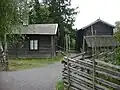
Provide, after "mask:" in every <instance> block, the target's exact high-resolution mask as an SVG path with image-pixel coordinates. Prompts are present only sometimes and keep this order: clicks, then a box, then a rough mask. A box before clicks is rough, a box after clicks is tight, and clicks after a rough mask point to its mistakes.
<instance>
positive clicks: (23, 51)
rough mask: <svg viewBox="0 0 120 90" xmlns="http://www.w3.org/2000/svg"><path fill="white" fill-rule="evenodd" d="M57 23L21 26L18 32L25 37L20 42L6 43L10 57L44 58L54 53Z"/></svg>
mask: <svg viewBox="0 0 120 90" xmlns="http://www.w3.org/2000/svg"><path fill="white" fill-rule="evenodd" d="M57 28H58V24H31V25H26V26H23V27H22V28H21V29H20V32H18V31H17V32H14V34H16V35H17V34H22V35H24V36H25V39H24V40H23V41H22V43H18V44H17V45H16V44H8V55H9V57H11V58H46V57H54V56H55V55H56V43H57V42H56V34H57Z"/></svg>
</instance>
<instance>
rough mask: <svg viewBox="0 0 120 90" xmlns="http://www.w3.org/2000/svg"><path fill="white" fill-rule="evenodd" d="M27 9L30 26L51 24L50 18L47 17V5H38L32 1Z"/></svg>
mask: <svg viewBox="0 0 120 90" xmlns="http://www.w3.org/2000/svg"><path fill="white" fill-rule="evenodd" d="M29 8H31V10H30V12H29V23H30V24H44V23H52V22H53V20H52V18H50V17H49V14H50V11H49V10H48V6H47V5H43V4H41V3H39V0H33V1H31V2H30V5H29Z"/></svg>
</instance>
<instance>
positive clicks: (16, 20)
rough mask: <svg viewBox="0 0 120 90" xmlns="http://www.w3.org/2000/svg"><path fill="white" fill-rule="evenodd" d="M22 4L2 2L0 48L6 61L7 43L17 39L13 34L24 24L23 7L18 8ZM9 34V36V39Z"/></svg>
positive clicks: (15, 1) (16, 0) (12, 0)
mask: <svg viewBox="0 0 120 90" xmlns="http://www.w3.org/2000/svg"><path fill="white" fill-rule="evenodd" d="M20 3H21V0H2V1H1V2H0V43H1V45H0V46H1V50H2V52H3V53H2V54H4V57H3V59H4V60H5V59H6V51H7V42H9V41H12V40H14V39H15V35H13V34H12V33H13V32H14V31H15V30H18V28H19V27H18V26H19V25H20V24H21V23H22V17H21V16H22V14H21V13H20V10H21V7H18V6H20ZM7 34H9V38H8V39H7V37H6V36H7ZM16 40H17V39H16Z"/></svg>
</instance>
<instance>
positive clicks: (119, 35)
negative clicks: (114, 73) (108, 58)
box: [114, 21, 120, 65]
mask: <svg viewBox="0 0 120 90" xmlns="http://www.w3.org/2000/svg"><path fill="white" fill-rule="evenodd" d="M115 24H116V29H117V31H116V32H115V38H116V39H117V40H118V41H119V42H120V21H117V22H115ZM114 63H115V64H117V65H120V47H117V48H116V49H115V61H114Z"/></svg>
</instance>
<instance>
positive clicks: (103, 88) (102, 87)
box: [95, 84, 110, 90]
mask: <svg viewBox="0 0 120 90" xmlns="http://www.w3.org/2000/svg"><path fill="white" fill-rule="evenodd" d="M95 88H96V90H110V89H109V88H106V87H104V86H102V85H99V84H95Z"/></svg>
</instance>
